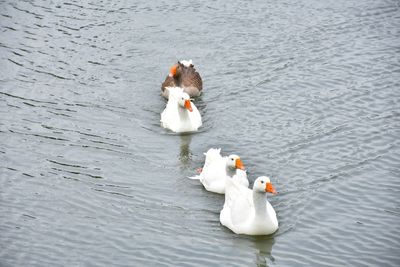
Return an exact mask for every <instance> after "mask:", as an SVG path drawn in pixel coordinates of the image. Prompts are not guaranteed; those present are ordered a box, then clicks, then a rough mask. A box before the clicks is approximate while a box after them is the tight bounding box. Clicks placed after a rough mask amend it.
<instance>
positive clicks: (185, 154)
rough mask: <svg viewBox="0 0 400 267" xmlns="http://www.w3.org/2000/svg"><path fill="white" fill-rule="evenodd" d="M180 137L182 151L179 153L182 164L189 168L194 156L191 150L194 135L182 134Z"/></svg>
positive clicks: (183, 166) (184, 167)
mask: <svg viewBox="0 0 400 267" xmlns="http://www.w3.org/2000/svg"><path fill="white" fill-rule="evenodd" d="M179 137H180V139H181V145H180V153H179V160H180V162H181V164H182V165H181V167H182V168H183V169H189V168H190V167H191V157H192V153H191V152H190V142H191V141H192V135H191V134H182V135H180V136H179Z"/></svg>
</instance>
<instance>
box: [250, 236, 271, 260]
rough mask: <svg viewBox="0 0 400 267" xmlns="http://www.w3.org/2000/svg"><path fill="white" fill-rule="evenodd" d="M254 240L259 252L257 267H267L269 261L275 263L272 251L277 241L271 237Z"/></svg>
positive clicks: (257, 237)
mask: <svg viewBox="0 0 400 267" xmlns="http://www.w3.org/2000/svg"><path fill="white" fill-rule="evenodd" d="M253 239H254V245H255V247H256V248H257V250H258V253H257V254H256V258H257V259H256V264H257V267H267V266H268V262H267V260H268V259H269V260H270V261H274V258H273V257H272V254H271V251H272V246H273V245H274V243H275V239H274V238H273V237H271V236H255V237H253Z"/></svg>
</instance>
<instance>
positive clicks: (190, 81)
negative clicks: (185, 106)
mask: <svg viewBox="0 0 400 267" xmlns="http://www.w3.org/2000/svg"><path fill="white" fill-rule="evenodd" d="M167 87H181V88H183V90H184V92H185V93H187V94H188V95H189V96H190V97H197V96H199V95H200V94H201V92H202V90H203V81H202V80H201V77H200V74H199V73H198V72H197V71H196V69H195V68H194V65H193V62H192V60H181V61H178V62H177V63H176V64H174V65H173V66H172V67H171V68H170V71H169V74H168V76H167V77H166V78H165V81H164V82H163V83H162V84H161V95H162V96H163V97H165V98H167V99H168V96H169V93H168V90H166V88H167Z"/></svg>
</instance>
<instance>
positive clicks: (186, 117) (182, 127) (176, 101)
mask: <svg viewBox="0 0 400 267" xmlns="http://www.w3.org/2000/svg"><path fill="white" fill-rule="evenodd" d="M166 90H168V91H169V99H168V103H167V106H166V107H165V109H164V111H163V112H162V113H161V125H162V127H164V128H167V129H170V130H171V131H173V132H176V133H183V132H193V131H197V129H198V128H199V127H200V126H201V125H202V122H201V115H200V112H199V110H198V109H197V108H196V106H195V105H194V104H193V103H191V102H190V98H189V95H188V94H187V93H185V92H183V89H182V88H180V87H167V88H166Z"/></svg>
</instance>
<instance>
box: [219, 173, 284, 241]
mask: <svg viewBox="0 0 400 267" xmlns="http://www.w3.org/2000/svg"><path fill="white" fill-rule="evenodd" d="M266 192H270V193H273V194H276V191H275V189H274V187H273V186H272V184H271V182H270V179H269V178H268V177H266V176H261V177H258V178H257V179H256V180H255V182H254V186H253V190H251V189H249V188H246V187H244V186H241V185H240V184H238V183H237V182H235V181H234V180H228V181H227V185H226V190H225V203H224V207H223V209H222V210H221V213H220V222H221V224H222V225H224V226H226V227H227V228H229V229H230V230H232V231H233V232H234V233H236V234H245V235H269V234H272V233H274V232H275V231H276V230H277V229H278V219H277V217H276V213H275V210H274V208H273V207H272V205H271V204H270V203H269V202H268V200H267V196H266Z"/></svg>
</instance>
